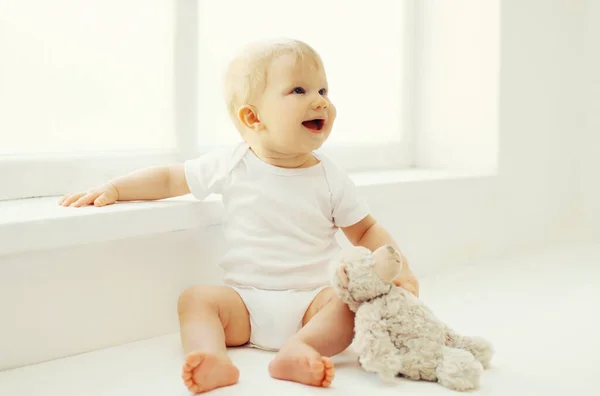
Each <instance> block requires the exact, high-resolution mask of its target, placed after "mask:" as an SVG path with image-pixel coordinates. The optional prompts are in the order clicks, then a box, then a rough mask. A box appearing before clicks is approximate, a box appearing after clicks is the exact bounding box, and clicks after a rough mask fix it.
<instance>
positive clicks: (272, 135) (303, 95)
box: [258, 55, 336, 155]
mask: <svg viewBox="0 0 600 396" xmlns="http://www.w3.org/2000/svg"><path fill="white" fill-rule="evenodd" d="M327 89H328V87H327V77H326V76H325V71H324V70H323V69H322V67H320V66H319V65H318V64H317V62H315V61H314V60H312V59H306V60H304V61H297V60H296V58H295V56H293V55H282V56H280V57H278V58H277V59H275V60H274V61H273V62H272V64H271V65H270V66H269V69H268V71H267V85H266V88H265V92H264V94H263V95H262V97H261V99H260V101H259V103H258V118H259V119H260V121H261V123H262V124H263V125H264V127H265V131H263V133H262V134H261V135H262V136H261V138H260V144H261V145H262V146H263V148H264V149H267V150H270V151H275V152H278V153H281V154H286V155H298V154H306V153H310V152H312V151H313V150H316V149H318V148H319V147H321V145H322V144H323V143H324V142H325V140H327V138H328V137H329V134H330V133H331V128H332V126H333V122H334V120H335V116H336V111H335V107H334V106H333V104H332V103H331V101H330V100H329V98H328V96H327Z"/></svg>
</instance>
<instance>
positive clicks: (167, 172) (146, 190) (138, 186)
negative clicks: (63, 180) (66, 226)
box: [59, 164, 190, 207]
mask: <svg viewBox="0 0 600 396" xmlns="http://www.w3.org/2000/svg"><path fill="white" fill-rule="evenodd" d="M189 192H190V189H189V187H188V184H187V182H186V178H185V171H184V165H183V164H172V165H164V166H154V167H150V168H144V169H139V170H136V171H134V172H131V173H129V174H126V175H124V176H121V177H118V178H116V179H114V180H111V181H108V182H107V183H105V184H103V185H101V186H97V187H94V188H92V189H90V190H87V191H83V192H78V193H75V194H69V195H66V196H64V197H63V198H62V199H61V200H60V201H59V205H62V206H75V207H78V206H85V205H90V204H94V205H96V206H105V205H110V204H113V203H115V202H116V201H137V200H156V199H163V198H170V197H176V196H180V195H185V194H188V193H189Z"/></svg>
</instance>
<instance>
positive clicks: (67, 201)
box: [61, 193, 84, 206]
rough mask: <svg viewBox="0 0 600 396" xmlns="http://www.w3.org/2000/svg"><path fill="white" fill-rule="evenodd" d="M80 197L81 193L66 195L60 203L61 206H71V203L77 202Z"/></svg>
mask: <svg viewBox="0 0 600 396" xmlns="http://www.w3.org/2000/svg"><path fill="white" fill-rule="evenodd" d="M82 195H84V194H82V193H77V194H69V195H67V196H66V197H65V198H64V200H63V202H62V204H61V205H62V206H69V205H71V204H72V203H73V202H75V201H77V200H78V199H79V198H80V197H81V196H82Z"/></svg>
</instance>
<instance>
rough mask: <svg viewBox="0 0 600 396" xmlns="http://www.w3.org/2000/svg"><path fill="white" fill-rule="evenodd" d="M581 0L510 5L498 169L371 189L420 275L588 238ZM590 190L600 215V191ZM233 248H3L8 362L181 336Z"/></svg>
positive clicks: (204, 236)
mask: <svg viewBox="0 0 600 396" xmlns="http://www.w3.org/2000/svg"><path fill="white" fill-rule="evenodd" d="M590 3H591V1H590ZM573 4H575V3H574V2H572V1H570V0H560V1H558V0H557V1H552V2H547V1H544V0H522V1H506V2H502V8H501V11H502V21H501V40H500V41H501V53H500V59H501V64H500V79H499V81H500V85H499V91H500V102H499V113H498V114H499V131H500V136H499V148H500V150H499V173H498V176H497V177H493V178H481V179H465V180H446V181H423V182H417V183H407V184H401V185H387V186H382V187H378V188H377V189H374V188H372V189H367V190H365V191H364V193H365V196H366V197H367V198H368V200H369V202H370V204H371V206H372V208H373V213H374V214H375V216H376V217H377V218H379V219H380V221H381V222H382V223H383V224H384V225H385V226H387V227H388V228H389V230H390V231H391V233H392V234H393V235H394V236H395V237H396V239H397V240H398V242H399V243H400V245H401V247H402V248H403V250H404V251H405V253H406V254H407V256H408V257H409V259H410V261H411V263H412V266H413V268H414V270H415V271H416V273H417V274H418V275H419V276H425V275H427V274H428V273H431V272H433V271H435V270H437V269H440V268H445V269H449V268H451V267H452V265H455V264H457V263H466V262H476V261H477V260H478V259H480V258H482V257H486V256H491V255H501V254H507V253H510V252H514V251H516V250H519V249H526V248H530V247H535V246H543V244H545V243H557V242H560V241H572V240H577V239H578V238H579V237H580V236H581V226H582V224H583V215H582V213H581V211H580V210H579V208H581V205H580V202H579V201H577V198H578V196H577V194H576V193H575V190H576V188H577V180H576V178H575V177H574V174H575V171H576V167H575V158H576V157H579V149H580V147H579V143H578V139H577V138H574V136H575V137H577V136H580V134H581V125H580V124H581V122H580V120H581V110H580V109H581V108H582V106H583V105H584V103H583V102H582V99H581V95H580V92H578V85H577V84H574V83H573V81H572V80H573V79H575V80H576V79H577V76H578V75H580V74H581V73H582V71H581V70H580V66H581V64H580V60H579V58H578V54H579V51H580V43H581V24H582V19H583V16H584V9H583V8H582V7H581V3H579V2H578V3H576V4H578V6H577V5H573ZM597 8H598V7H597V6H594V9H595V15H598V13H597ZM594 29H595V30H596V32H597V27H595V28H594ZM588 36H589V35H588ZM594 37H597V36H594ZM596 61H597V59H596ZM595 70H597V68H596V69H595ZM591 110H592V109H589V113H590V114H591ZM431 117H435V114H434V113H432V114H431ZM595 117H597V116H595ZM592 121H594V122H595V123H596V124H595V125H596V129H597V126H598V123H597V121H598V119H597V118H595V119H594V120H592ZM588 131H589V129H588ZM588 135H589V133H588ZM595 138H596V139H597V137H595ZM456 143H457V144H461V143H464V142H456ZM587 146H591V145H589V144H588V145H587ZM589 150H590V152H589V154H590V155H589V156H588V158H587V159H588V160H592V161H595V165H596V169H597V168H598V162H597V161H598V160H597V159H592V157H591V150H592V148H590V149H589ZM592 165H593V164H592ZM591 169H592V168H588V176H589V177H590V179H588V180H594V179H591V177H592V176H595V175H594V174H593V172H592V170H591ZM596 179H597V178H596ZM584 192H585V193H586V202H587V209H589V211H590V212H594V213H596V215H597V214H598V213H600V210H598V209H599V208H598V204H597V202H598V201H599V200H598V199H597V198H598V191H597V189H593V190H589V191H588V190H585V191H584ZM590 192H591V193H590ZM588 193H590V194H588ZM221 252H222V238H221V235H220V231H219V229H218V228H211V229H208V230H202V231H186V232H178V233H173V234H169V235H156V236H153V237H148V238H144V239H135V240H127V241H117V242H107V243H100V244H93V245H88V246H81V247H77V248H71V249H60V250H54V251H44V252H30V253H25V254H19V255H14V256H5V257H0V320H1V321H2V323H1V326H0V331H1V332H2V333H1V334H0V351H1V352H2V356H1V358H0V369H2V368H3V367H4V368H6V367H11V366H17V365H20V364H25V363H27V362H32V361H39V360H44V359H49V358H53V357H57V356H62V355H64V354H71V353H78V352H82V351H86V350H91V349H95V348H99V347H103V346H107V345H114V344H119V343H124V342H127V341H132V340H136V339H140V338H147V337H152V336H155V335H159V334H164V333H167V332H173V331H177V320H176V315H175V304H176V300H177V295H178V294H179V292H180V291H182V290H183V289H184V288H185V287H186V286H188V285H192V284H195V283H215V282H217V281H218V278H219V271H218V270H217V269H216V267H215V266H214V262H215V261H216V258H217V256H218V255H219V254H220V253H221ZM449 287H451V286H449ZM423 294H424V295H425V296H426V295H427V290H423Z"/></svg>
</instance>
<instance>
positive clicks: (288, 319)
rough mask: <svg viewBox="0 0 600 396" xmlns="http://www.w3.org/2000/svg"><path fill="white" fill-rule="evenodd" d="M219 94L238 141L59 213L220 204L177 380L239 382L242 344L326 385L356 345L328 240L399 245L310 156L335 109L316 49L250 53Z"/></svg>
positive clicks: (321, 160)
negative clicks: (215, 240) (220, 219)
mask: <svg viewBox="0 0 600 396" xmlns="http://www.w3.org/2000/svg"><path fill="white" fill-rule="evenodd" d="M225 95H226V100H227V107H228V111H229V113H230V116H231V118H232V119H233V122H234V123H235V125H236V127H237V129H238V130H239V132H240V134H241V137H242V138H243V141H244V142H243V143H241V144H239V145H237V146H235V147H232V148H228V149H224V150H220V151H215V152H211V153H208V154H205V155H202V156H200V157H199V158H196V159H193V160H189V161H186V162H185V163H182V164H173V165H169V166H157V167H151V168H147V169H141V170H138V171H135V172H133V173H130V174H128V175H125V176H122V177H120V178H117V179H114V180H111V181H110V182H107V183H106V184H105V185H102V186H99V187H97V188H93V189H91V190H89V191H86V192H81V193H77V194H71V195H67V196H65V197H63V198H62V200H61V201H60V204H61V205H63V206H74V207H79V206H84V205H89V204H94V205H96V206H105V205H110V204H113V203H115V202H116V201H129V200H155V199H162V198H168V197H175V196H180V195H185V194H189V193H191V194H192V195H193V196H194V197H195V198H197V199H200V200H202V199H204V198H206V197H207V196H208V195H209V194H211V193H216V194H220V195H222V197H223V204H224V213H225V216H224V234H225V238H226V241H227V244H228V249H227V252H226V254H225V256H224V257H223V259H222V262H221V266H222V268H223V269H224V271H225V276H224V279H223V285H222V286H196V287H192V288H190V289H188V290H185V291H184V292H183V293H182V294H181V296H180V298H179V302H178V313H179V321H180V329H181V342H182V346H183V350H184V352H185V362H184V365H183V373H182V377H183V381H184V382H185V384H186V386H187V387H188V388H189V390H190V391H191V392H194V393H202V392H206V391H209V390H211V389H215V388H218V387H223V386H228V385H233V384H235V383H237V381H238V378H239V371H238V369H237V367H236V366H235V365H234V364H233V363H232V361H231V360H230V358H229V357H228V355H227V347H228V346H231V347H232V346H241V345H247V344H248V345H251V346H254V347H257V348H262V349H266V350H271V351H277V354H276V356H275V358H274V359H273V360H272V362H271V363H270V364H269V373H270V374H271V376H272V377H274V378H277V379H281V380H288V381H296V382H300V383H303V384H307V385H313V386H322V387H327V386H329V385H330V384H331V382H332V380H333V377H334V367H333V363H332V361H331V359H330V357H331V356H334V355H336V354H338V353H340V352H342V351H344V350H345V349H346V348H347V347H348V346H349V345H350V343H351V341H352V338H353V335H354V329H353V327H354V314H353V313H352V312H351V311H350V309H348V307H347V306H346V304H344V303H343V302H341V301H340V300H339V299H338V297H337V296H336V295H335V294H334V292H333V290H332V289H331V288H330V287H328V284H329V274H328V267H329V265H330V263H331V261H332V260H334V259H335V258H336V255H337V254H338V252H339V249H340V248H339V245H338V244H337V242H336V240H335V234H336V232H337V230H338V229H342V231H343V233H344V234H345V236H346V237H347V238H348V240H349V241H350V242H351V243H352V244H354V245H360V246H364V247H366V248H368V249H371V250H375V249H377V248H378V247H380V246H382V245H385V244H391V245H393V246H396V244H395V243H394V241H393V240H392V237H391V236H390V234H389V233H388V232H386V230H385V229H384V228H383V227H381V226H380V225H378V224H377V223H376V221H375V219H374V218H373V217H372V216H371V215H370V214H369V211H368V208H367V205H366V204H365V203H364V202H363V201H362V200H361V199H360V198H359V196H358V194H357V191H356V188H355V186H354V184H353V183H352V182H351V180H350V179H349V177H348V176H347V175H346V174H345V173H344V172H343V171H342V170H341V169H340V168H339V167H337V166H336V165H335V164H334V163H333V162H332V161H331V160H330V159H328V158H327V157H326V156H324V155H323V154H320V153H316V152H315V150H317V149H319V148H320V147H321V146H322V145H323V143H324V142H325V141H326V140H327V138H328V137H329V134H330V133H331V129H332V127H333V123H334V120H335V117H336V110H335V107H334V105H333V103H332V102H331V100H330V99H329V96H328V88H327V77H326V75H325V69H324V67H323V63H322V61H321V58H320V57H319V55H318V54H317V53H316V52H315V50H314V49H313V48H311V47H310V46H308V45H307V44H305V43H303V42H300V41H297V40H276V41H269V42H261V43H255V44H253V45H251V46H249V47H247V48H245V49H244V51H242V52H241V53H240V54H239V55H238V56H237V57H236V58H235V59H234V60H233V61H232V62H231V64H230V66H229V68H228V71H227V74H226V79H225ZM356 100H369V99H367V98H356ZM367 132H368V131H365V133H367ZM396 247H397V246H396ZM403 259H404V266H403V271H402V273H401V274H400V275H399V276H398V278H397V279H396V280H395V283H396V284H397V285H399V286H401V287H404V288H405V289H407V290H408V291H410V292H412V293H414V294H415V295H417V294H418V288H419V284H418V281H417V280H416V278H415V277H414V275H413V273H412V272H411V270H410V268H409V266H408V264H407V261H406V259H405V258H403Z"/></svg>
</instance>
